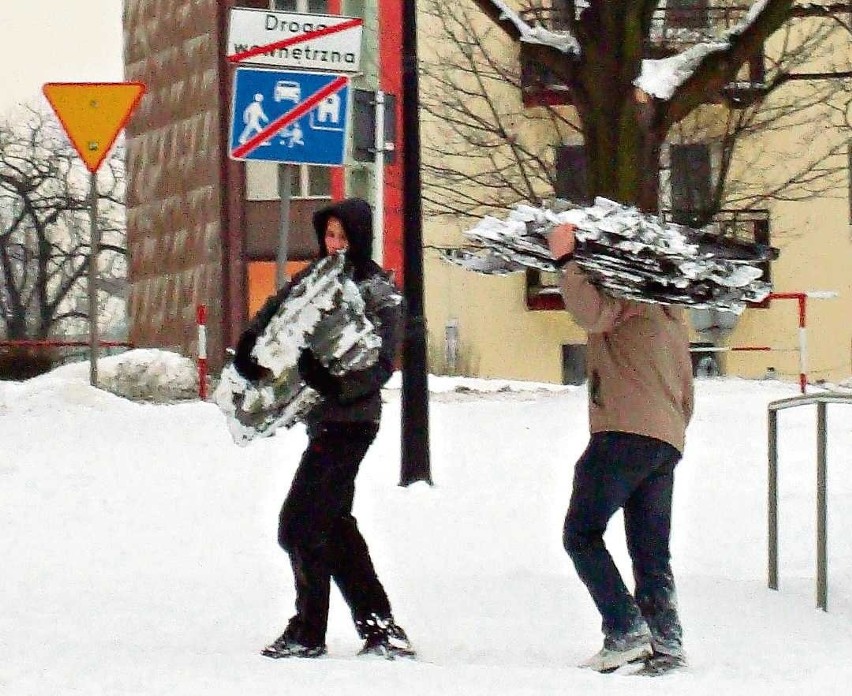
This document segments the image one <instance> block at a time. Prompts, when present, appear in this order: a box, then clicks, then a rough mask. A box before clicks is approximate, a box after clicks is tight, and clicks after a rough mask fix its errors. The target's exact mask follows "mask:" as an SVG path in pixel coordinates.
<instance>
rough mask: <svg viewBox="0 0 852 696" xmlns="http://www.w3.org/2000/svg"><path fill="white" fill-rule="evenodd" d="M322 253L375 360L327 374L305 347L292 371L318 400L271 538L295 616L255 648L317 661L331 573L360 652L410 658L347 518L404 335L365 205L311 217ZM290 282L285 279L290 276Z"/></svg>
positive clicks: (255, 323) (249, 372)
mask: <svg viewBox="0 0 852 696" xmlns="http://www.w3.org/2000/svg"><path fill="white" fill-rule="evenodd" d="M313 223H314V229H315V231H316V235H317V241H318V242H319V248H320V255H321V256H326V255H328V254H332V253H345V255H346V263H345V267H346V269H347V272H348V273H349V274H350V277H351V278H352V280H353V281H354V282H355V283H356V285H357V286H358V289H359V291H360V292H361V295H362V297H363V299H364V303H365V314H366V316H367V318H368V319H369V320H370V321H371V322H372V323H373V324H374V325H375V329H376V332H377V334H378V335H379V336H380V338H381V341H382V343H381V347H380V350H379V358H378V360H377V361H376V363H375V364H374V365H373V366H371V367H369V368H367V369H364V370H357V371H353V372H349V373H346V374H343V375H339V376H335V375H333V374H332V373H331V372H329V370H328V369H327V368H326V367H325V366H324V365H323V364H322V363H321V362H320V361H319V359H317V357H316V356H315V355H313V353H312V352H311V351H310V350H309V349H305V350H303V351H302V353H301V356H300V358H299V363H298V368H299V373H300V375H301V377H302V379H303V380H304V381H305V383H306V384H308V385H309V386H311V387H313V388H314V389H316V390H317V391H318V392H319V393H320V394H321V395H322V396H323V400H322V402H320V403H319V404H318V405H317V406H316V407H315V408H314V409H313V410H312V411H311V412H310V413H309V414H308V416H307V417H306V419H305V421H306V425H307V432H308V446H307V449H306V450H305V453H304V454H303V455H302V459H301V461H300V463H299V466H298V469H297V470H296V474H295V476H294V478H293V483H292V485H291V488H290V492H289V494H288V495H287V499H286V500H285V501H284V505H283V507H282V509H281V515H280V520H279V528H278V541H279V543H280V545H281V546H282V547H283V548H284V550H285V551H286V552H287V553H288V555H289V556H290V562H291V564H292V567H293V575H294V579H295V583H296V614H295V616H293V617H292V618H291V619H290V621H289V623H288V625H287V628H286V630H285V631H284V633H283V634H282V635H281V636H280V637H279V638H278V639H277V640H275V641H274V642H273V643H272V644H270V645H268V646H267V647H266V648H264V649H263V651H262V654H263V655H265V656H267V657H272V658H281V657H318V656H320V655H323V654H324V653H325V652H326V645H325V633H326V626H327V623H328V609H329V593H330V585H331V580H332V579H333V580H334V581H335V583H336V584H337V586H338V588H339V589H340V592H341V594H342V595H343V598H344V599H345V600H346V602H347V604H348V605H349V608H350V610H351V612H352V617H353V619H354V621H355V627H356V629H357V631H358V634H359V635H360V636H361V638H362V639H363V640H364V647H363V648H362V650H361V652H360V654H373V655H381V656H383V657H387V658H390V659H393V658H394V657H400V656H402V657H410V656H413V655H414V651H413V649H412V647H411V644H410V643H409V641H408V637H407V636H406V634H405V631H404V630H403V629H402V628H400V627H399V626H397V625H396V623H395V621H394V618H393V614H392V612H391V606H390V602H389V601H388V598H387V595H386V593H385V590H384V588H383V587H382V584H381V583H380V582H379V579H378V577H377V575H376V571H375V569H374V567H373V563H372V560H371V559H370V553H369V551H368V549H367V544H366V542H365V541H364V538H363V537H362V536H361V533H360V531H359V530H358V525H357V523H356V520H355V518H354V517H353V515H352V505H353V498H354V495H355V477H356V475H357V473H358V468H359V466H360V464H361V461H362V460H363V459H364V456H365V455H366V453H367V450H368V448H369V447H370V445H371V444H372V442H373V440H374V439H375V437H376V434H377V432H378V429H379V420H380V417H381V408H382V399H381V392H380V390H381V387H382V385H384V384H385V382H387V380H388V379H389V378H390V376H391V375H392V374H393V370H394V359H395V357H396V351H397V349H398V346H399V342H400V337H401V332H402V308H403V302H402V297H401V296H400V294H399V293H398V292H397V290H396V288H395V287H394V285H393V283H392V281H391V280H390V278H389V276H388V275H387V274H386V273H385V272H384V271H383V270H382V269H381V267H380V266H379V265H378V264H376V263H375V262H374V261H373V260H372V258H371V256H372V245H373V226H372V211H371V209H370V205H369V204H368V203H367V202H366V201H364V200H362V199H360V198H349V199H346V200H343V201H340V202H338V203H335V204H333V205H330V206H328V207H326V208H323V209H322V210H319V211H317V212H316V214H315V215H314V219H313ZM297 280H298V277H297V278H294V279H293V282H296V281H297ZM288 289H289V285H287V286H285V287H283V288H282V289H281V290H280V291H279V292H278V293H277V294H276V295H274V296H272V297H270V298H269V299H268V300H267V301H266V303H265V304H264V306H263V307H262V308H261V309H260V311H259V312H258V313H257V315H255V317H254V318H253V319H252V321H251V323H250V324H249V326H248V327H247V328H246V330H245V331H244V332H243V334H242V335H241V337H240V340H239V342H238V344H237V349H236V352H235V355H234V367H235V368H236V369H237V371H238V372H240V374H242V375H243V376H244V377H246V378H247V379H257V378H258V377H259V375H260V374H261V372H262V370H263V368H261V367H260V366H259V365H258V364H257V362H256V361H255V360H254V358H253V356H252V355H251V351H252V348H253V347H254V343H255V341H256V339H257V337H258V336H259V335H260V333H262V331H263V329H264V328H265V326H266V325H267V324H268V322H269V321H270V319H271V318H272V316H273V315H274V314H275V312H276V310H277V309H278V307H279V306H280V304H281V302H282V301H283V300H284V298H285V297H286V295H287V291H288Z"/></svg>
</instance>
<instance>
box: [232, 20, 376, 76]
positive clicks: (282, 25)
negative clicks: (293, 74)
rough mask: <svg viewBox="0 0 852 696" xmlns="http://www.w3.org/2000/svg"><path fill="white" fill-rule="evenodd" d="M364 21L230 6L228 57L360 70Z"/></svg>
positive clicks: (300, 66)
mask: <svg viewBox="0 0 852 696" xmlns="http://www.w3.org/2000/svg"><path fill="white" fill-rule="evenodd" d="M363 25H364V20H362V19H360V18H358V17H341V16H340V15H311V14H298V13H295V12H271V11H268V10H256V9H248V8H245V7H234V8H231V14H230V23H229V25H228V46H227V54H228V60H230V61H231V62H233V63H256V64H258V65H268V66H275V67H279V68H295V69H297V70H327V71H329V72H337V73H350V72H351V73H354V72H359V71H360V68H359V64H360V62H361V33H362V28H363Z"/></svg>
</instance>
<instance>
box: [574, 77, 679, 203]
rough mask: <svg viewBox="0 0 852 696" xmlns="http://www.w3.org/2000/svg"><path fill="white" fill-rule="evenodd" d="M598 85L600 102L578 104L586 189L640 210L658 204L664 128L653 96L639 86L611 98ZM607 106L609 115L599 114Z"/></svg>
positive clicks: (594, 194) (593, 194)
mask: <svg viewBox="0 0 852 696" xmlns="http://www.w3.org/2000/svg"><path fill="white" fill-rule="evenodd" d="M609 91H610V90H605V89H604V90H601V92H602V93H603V95H602V96H603V97H604V98H603V100H602V101H603V103H602V104H600V105H599V106H598V107H597V108H580V109H579V113H580V119H581V121H582V124H583V133H584V137H585V146H586V156H587V161H588V177H589V178H588V181H589V193H590V194H591V195H592V196H604V197H605V198H611V199H613V200H616V201H618V202H619V203H624V204H627V205H635V206H637V207H638V208H639V209H640V210H644V211H647V212H654V211H656V210H657V209H658V207H659V175H658V172H659V169H660V153H661V150H662V144H663V143H664V142H665V138H666V133H665V130H664V129H663V128H662V127H661V126H660V125H659V123H658V118H657V115H658V114H657V110H656V109H655V107H654V104H653V101H652V100H651V99H650V97H648V95H646V94H645V93H644V92H642V91H641V90H638V89H635V88H631V90H630V92H629V93H628V95H625V96H622V98H621V99H619V100H613V99H612V98H611V97H609V96H608V95H607V94H606V93H607V92H609ZM604 109H606V110H608V111H609V112H610V113H611V114H612V117H611V118H602V117H601V113H602V111H603V110H604Z"/></svg>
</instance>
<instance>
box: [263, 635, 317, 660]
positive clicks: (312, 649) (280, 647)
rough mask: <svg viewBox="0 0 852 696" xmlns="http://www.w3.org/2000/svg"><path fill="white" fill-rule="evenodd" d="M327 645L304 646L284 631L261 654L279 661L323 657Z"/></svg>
mask: <svg viewBox="0 0 852 696" xmlns="http://www.w3.org/2000/svg"><path fill="white" fill-rule="evenodd" d="M326 652H328V651H327V649H326V647H325V645H315V646H311V645H302V644H301V643H300V642H299V641H297V640H295V639H294V638H293V637H292V635H291V634H290V633H289V632H288V631H284V633H282V634H281V635H280V636H279V637H278V638H277V639H276V640H275V641H274V642H273V643H271V644H270V645H267V646H266V647H265V648H264V649H263V650H261V651H260V654H261V655H263V656H264V657H271V658H273V659H278V658H281V657H321V656H322V655H325V654H326Z"/></svg>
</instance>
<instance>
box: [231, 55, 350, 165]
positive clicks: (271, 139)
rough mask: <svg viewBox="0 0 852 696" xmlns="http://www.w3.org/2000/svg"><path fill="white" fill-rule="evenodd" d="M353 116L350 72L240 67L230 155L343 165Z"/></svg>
mask: <svg viewBox="0 0 852 696" xmlns="http://www.w3.org/2000/svg"><path fill="white" fill-rule="evenodd" d="M348 116H349V78H348V77H347V76H345V75H334V74H329V73H309V72H284V71H280V70H263V69H258V68H238V69H237V70H236V72H235V74H234V92H233V102H232V109H231V137H230V148H229V150H230V155H231V157H232V158H233V159H238V160H264V161H267V162H283V163H292V164H318V165H328V166H336V165H341V164H343V160H344V155H345V150H346V135H347V128H348Z"/></svg>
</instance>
